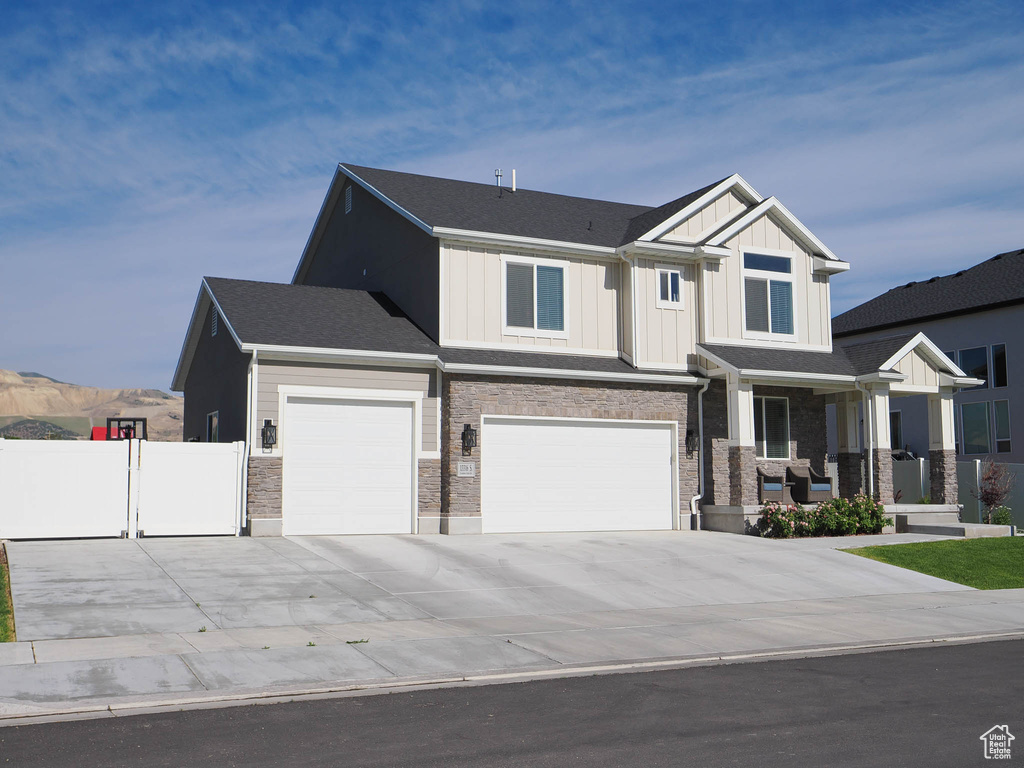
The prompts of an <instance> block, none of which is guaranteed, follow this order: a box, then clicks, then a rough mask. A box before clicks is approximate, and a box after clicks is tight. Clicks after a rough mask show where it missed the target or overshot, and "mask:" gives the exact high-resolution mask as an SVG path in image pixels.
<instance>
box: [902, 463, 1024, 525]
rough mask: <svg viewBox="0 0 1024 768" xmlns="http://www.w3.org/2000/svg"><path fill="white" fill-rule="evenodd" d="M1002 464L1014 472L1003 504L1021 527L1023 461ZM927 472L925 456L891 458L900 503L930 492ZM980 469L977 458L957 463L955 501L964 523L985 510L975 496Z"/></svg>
mask: <svg viewBox="0 0 1024 768" xmlns="http://www.w3.org/2000/svg"><path fill="white" fill-rule="evenodd" d="M1003 466H1004V467H1006V468H1007V469H1008V470H1009V471H1010V473H1011V474H1013V475H1015V476H1016V479H1015V481H1014V483H1013V489H1012V490H1011V492H1010V498H1009V500H1008V501H1007V502H1006V506H1008V507H1009V508H1010V509H1011V510H1012V512H1013V522H1014V525H1016V526H1017V527H1024V464H1003ZM928 472H929V463H928V460H927V459H917V460H916V461H894V462H893V463H892V485H893V490H894V491H896V492H899V491H902V492H903V495H902V496H901V497H900V502H901V503H902V504H916V503H917V502H918V500H920V499H922V498H926V497H928V496H930V495H931V477H930V475H929V474H928ZM981 472H982V470H981V462H980V461H978V460H977V459H975V460H973V461H958V462H957V463H956V480H957V486H958V489H959V493H958V498H957V502H958V503H959V504H961V505H963V508H964V511H963V520H964V522H965V523H979V522H981V515H982V512H983V511H984V510H983V509H982V505H981V503H980V502H979V501H978V500H977V499H976V498H975V497H974V494H975V493H977V491H978V482H979V481H980V480H981Z"/></svg>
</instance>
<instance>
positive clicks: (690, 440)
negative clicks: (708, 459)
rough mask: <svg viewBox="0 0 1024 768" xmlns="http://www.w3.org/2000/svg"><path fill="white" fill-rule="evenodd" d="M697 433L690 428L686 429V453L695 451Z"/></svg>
mask: <svg viewBox="0 0 1024 768" xmlns="http://www.w3.org/2000/svg"><path fill="white" fill-rule="evenodd" d="M698 447H699V446H698V445H697V433H696V432H694V431H693V430H692V429H688V430H686V455H687V456H689V455H692V454H694V453H696V452H697V448H698Z"/></svg>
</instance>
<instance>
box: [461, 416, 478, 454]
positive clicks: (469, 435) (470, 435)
mask: <svg viewBox="0 0 1024 768" xmlns="http://www.w3.org/2000/svg"><path fill="white" fill-rule="evenodd" d="M474 448H476V430H475V429H473V428H472V427H471V426H469V424H463V425H462V455H463V456H469V455H470V454H471V453H473V449H474Z"/></svg>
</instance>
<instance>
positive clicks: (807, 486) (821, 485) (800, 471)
mask: <svg viewBox="0 0 1024 768" xmlns="http://www.w3.org/2000/svg"><path fill="white" fill-rule="evenodd" d="M786 480H788V481H789V482H791V483H792V484H793V498H794V499H795V500H796V501H798V502H799V503H801V504H817V503H818V502H819V501H829V500H831V499H832V498H834V494H833V492H832V478H830V477H829V476H828V475H822V474H819V473H817V472H815V471H814V470H813V469H811V468H810V467H786Z"/></svg>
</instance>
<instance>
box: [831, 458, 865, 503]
mask: <svg viewBox="0 0 1024 768" xmlns="http://www.w3.org/2000/svg"><path fill="white" fill-rule="evenodd" d="M836 464H837V465H838V469H839V487H838V488H837V489H836V492H837V493H838V494H839V497H840V498H843V499H852V498H853V497H854V496H856V495H857V494H858V493H864V457H863V456H862V455H861V454H860V453H840V454H838V456H837V458H836Z"/></svg>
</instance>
